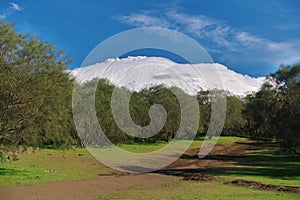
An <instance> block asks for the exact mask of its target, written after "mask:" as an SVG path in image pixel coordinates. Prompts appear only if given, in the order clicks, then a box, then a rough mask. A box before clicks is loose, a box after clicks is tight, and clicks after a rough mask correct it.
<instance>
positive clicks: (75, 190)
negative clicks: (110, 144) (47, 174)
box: [0, 174, 178, 200]
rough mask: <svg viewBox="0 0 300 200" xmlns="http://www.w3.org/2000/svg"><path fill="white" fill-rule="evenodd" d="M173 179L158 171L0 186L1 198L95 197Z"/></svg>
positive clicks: (163, 182)
mask: <svg viewBox="0 0 300 200" xmlns="http://www.w3.org/2000/svg"><path fill="white" fill-rule="evenodd" d="M174 179H176V178H175V177H171V176H164V175H159V174H141V175H125V176H118V177H116V176H111V177H102V178H98V179H89V180H79V181H70V182H63V183H55V184H48V185H39V186H18V187H10V188H5V189H0V199H3V200H4V199H7V200H14V199H22V200H35V199H40V200H48V199H49V200H56V199H57V200H68V199H72V200H73V199H85V200H90V199H93V200H94V199H95V198H96V197H97V196H99V195H103V194H108V193H111V192H114V191H116V190H119V189H126V188H130V187H136V188H142V189H147V188H152V187H154V186H156V185H162V184H166V183H169V182H170V181H172V180H174ZM177 179H178V178H177Z"/></svg>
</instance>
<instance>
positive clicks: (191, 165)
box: [0, 141, 300, 200]
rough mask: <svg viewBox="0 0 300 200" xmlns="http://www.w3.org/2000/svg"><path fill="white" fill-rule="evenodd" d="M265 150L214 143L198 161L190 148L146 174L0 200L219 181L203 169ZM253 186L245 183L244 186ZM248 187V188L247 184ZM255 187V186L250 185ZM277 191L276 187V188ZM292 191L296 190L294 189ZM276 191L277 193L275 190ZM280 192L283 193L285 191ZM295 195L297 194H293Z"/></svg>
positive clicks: (9, 192) (2, 195) (8, 194)
mask: <svg viewBox="0 0 300 200" xmlns="http://www.w3.org/2000/svg"><path fill="white" fill-rule="evenodd" d="M263 148H265V147H264V145H261V144H260V143H259V142H257V141H250V142H242V143H235V144H217V145H216V146H215V147H214V149H213V150H212V151H211V152H210V154H209V155H208V156H206V157H205V158H204V159H198V156H197V153H198V150H199V149H190V150H188V151H187V152H186V153H185V154H184V155H182V156H181V158H179V159H178V160H177V161H175V162H174V163H172V164H171V165H169V166H168V167H166V168H164V169H162V170H159V171H156V172H153V173H148V174H140V175H130V174H129V175H128V174H125V175H124V174H123V175H117V176H116V175H113V176H106V177H101V178H99V179H90V180H78V181H70V182H64V183H55V184H48V185H39V186H15V187H10V188H5V189H0V199H9V200H14V199H24V200H26V199H30V200H32V199H42V200H47V199H51V200H52V199H87V200H88V199H95V198H96V197H97V196H99V195H102V194H108V193H111V192H114V191H116V190H119V189H126V188H130V187H136V188H142V189H147V188H152V187H154V186H157V185H163V184H167V183H170V182H172V181H174V180H176V179H182V178H183V179H184V180H196V181H212V180H222V179H220V178H218V177H213V176H209V175H205V170H206V169H208V168H212V167H225V166H233V165H234V162H235V160H236V159H240V158H241V157H242V156H243V155H245V154H246V153H247V152H248V151H253V150H259V149H263ZM242 182H243V180H239V182H238V183H239V184H235V183H234V182H232V183H231V182H230V183H229V182H227V184H233V185H242V186H243V185H245V184H246V183H245V184H243V183H242ZM249 184H254V183H247V184H246V185H247V186H249ZM250 186H252V185H250ZM253 187H254V188H258V189H260V188H259V187H258V184H255V186H253ZM264 188H268V189H272V188H273V189H274V190H276V189H278V188H275V187H273V186H271V185H269V186H266V185H262V186H261V189H264ZM279 189H280V188H279ZM294 189H295V190H294V192H295V191H296V192H297V191H299V192H300V188H294ZM279 191H280V190H279ZM281 191H285V188H284V189H282V190H281ZM297 193H298V192H297Z"/></svg>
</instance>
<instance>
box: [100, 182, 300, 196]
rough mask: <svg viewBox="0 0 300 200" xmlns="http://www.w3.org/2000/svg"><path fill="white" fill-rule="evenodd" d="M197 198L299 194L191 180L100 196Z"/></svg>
mask: <svg viewBox="0 0 300 200" xmlns="http://www.w3.org/2000/svg"><path fill="white" fill-rule="evenodd" d="M141 197H143V199H144V200H148V199H149V200H150V199H156V200H161V199H178V200H184V199H195V200H196V199H197V200H218V199H220V200H224V199H225V200H226V199H230V200H232V199H236V200H240V199H248V200H257V199H259V200H261V199H262V200H263V199H265V200H276V199H277V200H279V199H288V200H294V199H295V200H297V199H299V195H297V194H289V193H285V192H274V191H261V190H256V189H251V188H245V187H236V186H231V185H224V184H222V183H221V182H215V181H214V182H190V181H182V180H180V181H174V182H172V183H170V184H166V185H163V186H156V187H153V188H151V189H147V190H145V189H141V188H131V189H129V190H128V189H127V190H119V191H116V192H114V193H112V194H109V195H104V196H101V197H99V198H98V199H99V200H103V199H105V200H108V199H132V200H134V199H136V200H138V199H140V198H141Z"/></svg>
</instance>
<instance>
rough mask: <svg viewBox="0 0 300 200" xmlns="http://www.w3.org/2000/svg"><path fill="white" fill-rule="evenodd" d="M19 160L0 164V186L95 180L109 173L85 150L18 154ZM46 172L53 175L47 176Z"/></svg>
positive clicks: (45, 150) (48, 150) (41, 151)
mask: <svg viewBox="0 0 300 200" xmlns="http://www.w3.org/2000/svg"><path fill="white" fill-rule="evenodd" d="M79 154H80V155H81V156H79ZM19 158H20V160H19V161H16V162H12V161H7V162H4V163H0V187H7V186H13V185H39V184H46V183H54V182H61V181H67V180H75V179H89V178H97V177H99V176H98V174H100V173H103V174H105V173H110V172H111V171H112V170H110V169H109V168H107V167H105V166H104V165H102V164H101V163H99V162H98V161H97V160H96V159H95V158H94V157H92V156H91V155H90V154H89V152H88V151H87V150H85V149H76V150H71V149H69V150H52V149H41V150H39V151H38V152H36V153H32V154H21V155H19ZM46 170H56V172H55V173H46V172H45V171H46Z"/></svg>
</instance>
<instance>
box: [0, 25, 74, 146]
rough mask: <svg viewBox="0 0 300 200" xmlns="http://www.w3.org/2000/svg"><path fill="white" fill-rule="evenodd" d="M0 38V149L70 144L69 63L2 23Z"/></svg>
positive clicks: (58, 53) (49, 46) (48, 46)
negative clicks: (14, 146) (6, 146)
mask: <svg viewBox="0 0 300 200" xmlns="http://www.w3.org/2000/svg"><path fill="white" fill-rule="evenodd" d="M0 35H1V36H0V46H1V48H0V87H1V91H0V111H1V116H0V143H2V144H9V145H14V144H25V145H36V146H37V145H42V144H62V143H65V144H68V143H74V141H75V140H74V138H76V134H75V132H74V128H73V127H74V126H73V123H72V118H71V95H72V89H71V88H72V84H73V82H72V80H70V78H69V75H68V74H67V73H65V71H64V70H65V69H66V67H67V66H68V64H69V63H70V59H69V57H68V56H66V55H65V54H64V52H62V51H60V50H58V49H56V48H55V47H54V45H52V44H46V43H44V42H42V41H40V40H39V39H37V38H36V37H35V36H30V35H26V36H23V35H21V34H18V33H17V32H16V31H15V30H14V29H13V25H12V24H11V23H7V22H4V21H0Z"/></svg>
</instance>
